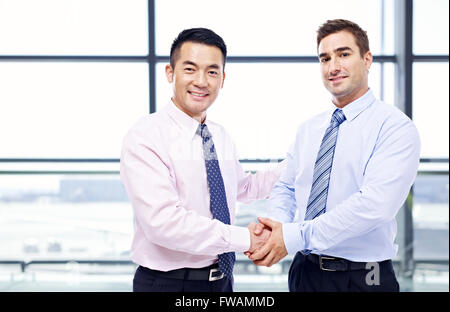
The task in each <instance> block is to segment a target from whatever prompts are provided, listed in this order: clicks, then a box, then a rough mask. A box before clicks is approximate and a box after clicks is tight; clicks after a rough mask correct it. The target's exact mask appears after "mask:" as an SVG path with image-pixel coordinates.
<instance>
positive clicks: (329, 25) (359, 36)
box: [317, 19, 370, 57]
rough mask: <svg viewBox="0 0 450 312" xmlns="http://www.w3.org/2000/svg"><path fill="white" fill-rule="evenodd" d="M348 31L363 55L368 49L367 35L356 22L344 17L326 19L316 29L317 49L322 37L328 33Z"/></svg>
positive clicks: (362, 55)
mask: <svg viewBox="0 0 450 312" xmlns="http://www.w3.org/2000/svg"><path fill="white" fill-rule="evenodd" d="M342 30H345V31H348V32H350V33H351V34H353V36H355V39H356V45H357V46H358V48H359V53H360V54H361V57H364V54H366V52H367V51H369V50H370V49H369V38H368V37H367V32H366V31H364V30H362V28H361V27H359V25H358V24H356V23H353V22H350V21H348V20H344V19H334V20H328V21H326V23H324V24H323V25H322V26H320V28H319V29H318V30H317V49H319V44H320V42H321V41H322V39H323V38H325V37H326V36H328V35H331V34H334V33H337V32H339V31H342Z"/></svg>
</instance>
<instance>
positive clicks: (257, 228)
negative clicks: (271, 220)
mask: <svg viewBox="0 0 450 312" xmlns="http://www.w3.org/2000/svg"><path fill="white" fill-rule="evenodd" d="M248 231H249V232H250V249H249V250H248V251H246V252H245V254H246V255H249V254H252V253H254V252H255V251H256V250H258V248H260V247H261V246H263V245H264V243H265V242H266V241H267V240H268V239H269V237H270V234H271V233H272V231H271V229H270V228H269V227H264V226H263V225H262V224H261V223H258V224H256V223H255V222H251V223H250V224H249V225H248Z"/></svg>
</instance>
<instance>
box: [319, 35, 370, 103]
mask: <svg viewBox="0 0 450 312" xmlns="http://www.w3.org/2000/svg"><path fill="white" fill-rule="evenodd" d="M318 52H319V60H320V68H321V73H322V80H323V83H324V85H325V88H327V89H328V91H330V92H331V94H332V95H333V103H334V104H335V105H336V106H337V107H340V108H342V107H344V106H345V105H347V104H348V103H351V102H353V101H354V100H356V99H358V98H359V97H361V96H362V95H364V93H366V92H367V90H368V89H369V86H368V75H369V68H370V65H371V64H372V53H371V52H370V51H368V52H366V53H365V54H364V56H362V57H361V54H360V51H359V48H358V46H357V44H356V40H355V37H354V36H353V34H351V33H350V32H348V31H345V30H343V31H339V32H337V33H333V34H331V35H328V36H326V37H325V38H323V39H322V41H320V44H319V47H318Z"/></svg>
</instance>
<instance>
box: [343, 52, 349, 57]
mask: <svg viewBox="0 0 450 312" xmlns="http://www.w3.org/2000/svg"><path fill="white" fill-rule="evenodd" d="M349 55H350V53H347V52H344V53H342V54H341V56H342V57H346V56H349Z"/></svg>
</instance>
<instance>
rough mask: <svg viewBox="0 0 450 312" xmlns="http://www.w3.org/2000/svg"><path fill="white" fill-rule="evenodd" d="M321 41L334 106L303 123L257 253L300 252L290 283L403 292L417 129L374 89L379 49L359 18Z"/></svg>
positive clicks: (269, 259)
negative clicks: (402, 237)
mask: <svg viewBox="0 0 450 312" xmlns="http://www.w3.org/2000/svg"><path fill="white" fill-rule="evenodd" d="M317 50H318V56H319V60H320V67H321V73H322V80H323V83H324V85H325V87H326V89H327V90H328V91H329V92H330V93H331V95H332V103H333V105H332V106H331V107H330V109H329V110H328V111H326V112H324V113H322V114H320V115H318V116H315V117H313V118H312V119H310V120H308V121H306V122H305V123H303V124H301V125H300V127H299V128H298V131H297V137H296V141H295V144H294V145H293V147H292V149H291V150H290V151H289V152H288V155H287V168H286V170H285V171H284V172H283V174H282V176H281V177H280V180H279V181H278V182H277V183H276V185H275V187H274V190H273V191H272V193H271V200H270V202H271V210H270V212H269V217H270V219H268V218H261V219H260V221H261V222H262V224H264V225H265V226H266V227H269V228H271V229H272V231H273V233H272V236H271V237H270V239H269V240H268V242H267V243H266V244H265V245H264V246H263V247H262V248H261V249H260V250H258V251H257V252H255V253H253V254H252V255H250V259H252V260H253V261H254V262H255V263H256V264H258V265H267V266H270V265H272V264H274V263H276V262H278V261H279V260H280V259H282V258H283V257H284V256H286V255H287V254H295V257H294V260H293V262H292V265H291V268H290V271H289V290H290V291H398V290H399V285H398V282H397V280H396V277H395V274H394V270H393V266H392V261H391V259H392V258H394V257H395V255H396V252H397V245H395V244H394V239H395V235H396V231H397V225H396V221H395V216H396V214H397V212H398V211H399V209H400V208H401V207H402V205H403V203H404V201H405V199H406V197H407V196H408V193H409V190H410V188H411V185H412V184H413V182H414V180H415V177H416V174H417V169H418V166H419V158H420V141H419V135H418V132H417V129H416V127H415V126H414V124H413V123H412V121H411V120H410V119H409V118H408V117H407V116H406V115H405V114H403V113H402V112H401V111H400V110H398V109H397V108H395V107H394V106H392V105H389V104H385V103H383V102H382V101H380V100H378V99H376V98H375V96H374V94H373V93H372V91H371V90H370V88H369V85H368V73H369V69H370V66H371V64H372V54H371V52H370V50H369V40H368V38H367V34H366V32H365V31H364V30H362V29H361V28H360V27H359V26H358V25H357V24H355V23H353V22H350V21H346V20H330V21H327V22H326V23H325V24H323V25H322V26H321V27H320V28H319V30H318V35H317ZM296 214H297V219H296V220H295V222H293V221H294V216H295V215H296ZM272 219H273V220H272ZM274 220H277V221H274ZM261 229H262V225H261V224H259V225H258V227H257V229H256V230H255V231H256V232H258V231H259V230H261Z"/></svg>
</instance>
